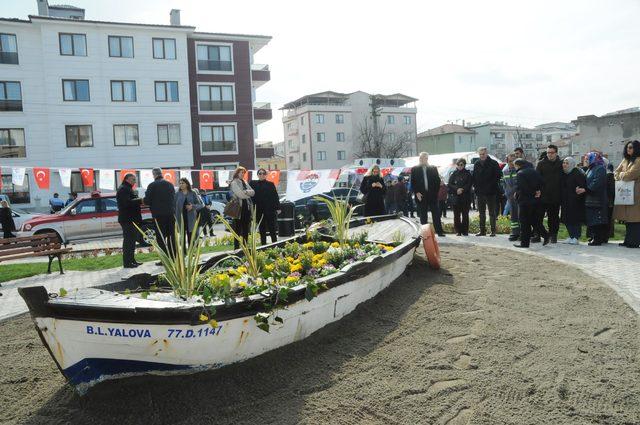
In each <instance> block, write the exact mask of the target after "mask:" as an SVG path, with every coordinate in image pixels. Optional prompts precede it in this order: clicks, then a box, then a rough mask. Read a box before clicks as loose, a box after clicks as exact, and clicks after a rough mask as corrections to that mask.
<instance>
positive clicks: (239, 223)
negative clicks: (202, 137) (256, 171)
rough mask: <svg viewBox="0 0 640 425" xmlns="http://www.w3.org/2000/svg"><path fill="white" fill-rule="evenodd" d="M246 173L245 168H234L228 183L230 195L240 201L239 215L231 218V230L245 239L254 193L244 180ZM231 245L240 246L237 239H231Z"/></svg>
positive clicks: (247, 233)
mask: <svg viewBox="0 0 640 425" xmlns="http://www.w3.org/2000/svg"><path fill="white" fill-rule="evenodd" d="M246 173H247V169H246V168H244V167H238V168H236V171H234V173H233V179H232V180H231V183H230V184H229V187H230V189H231V193H232V196H233V197H234V198H237V199H238V200H239V201H240V206H241V208H240V217H238V218H234V219H233V230H234V231H235V232H236V233H237V234H238V235H239V236H241V237H242V239H244V240H245V241H246V240H247V239H248V238H249V225H250V224H251V209H252V207H253V202H252V201H251V197H252V196H253V195H255V192H254V190H253V189H251V187H250V186H249V185H248V184H247V183H246V182H245V181H244V176H245V174H246ZM233 247H234V249H238V248H239V247H240V244H239V243H238V241H237V240H234V241H233Z"/></svg>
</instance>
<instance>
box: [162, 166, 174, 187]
mask: <svg viewBox="0 0 640 425" xmlns="http://www.w3.org/2000/svg"><path fill="white" fill-rule="evenodd" d="M162 177H164V179H165V180H166V181H168V182H170V183H171V184H173V185H174V186H175V185H176V170H162Z"/></svg>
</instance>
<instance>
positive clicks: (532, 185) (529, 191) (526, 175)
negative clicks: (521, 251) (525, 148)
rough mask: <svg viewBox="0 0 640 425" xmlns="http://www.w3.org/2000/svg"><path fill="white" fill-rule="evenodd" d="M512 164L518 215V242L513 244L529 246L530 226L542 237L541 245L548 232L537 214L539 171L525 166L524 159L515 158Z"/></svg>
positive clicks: (546, 240) (540, 185)
mask: <svg viewBox="0 0 640 425" xmlns="http://www.w3.org/2000/svg"><path fill="white" fill-rule="evenodd" d="M514 165H515V167H516V169H517V170H518V174H517V176H516V193H515V198H516V200H517V201H518V212H519V217H520V243H519V244H514V245H513V246H515V247H518V248H529V243H530V241H531V233H532V228H533V230H534V231H537V232H539V234H540V235H541V236H542V237H543V238H544V243H543V245H546V244H548V243H549V233H547V230H546V229H545V228H544V226H543V225H542V217H541V216H540V214H538V207H539V204H540V196H541V191H542V187H543V186H544V181H543V179H542V176H541V175H540V173H538V172H537V171H536V170H534V169H533V168H532V167H528V166H527V164H526V161H525V160H524V159H522V158H518V159H516V160H515V161H514Z"/></svg>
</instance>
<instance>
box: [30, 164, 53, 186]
mask: <svg viewBox="0 0 640 425" xmlns="http://www.w3.org/2000/svg"><path fill="white" fill-rule="evenodd" d="M33 177H34V178H35V179H36V184H37V185H38V187H39V188H40V189H49V184H50V182H51V170H49V169H48V168H44V167H33Z"/></svg>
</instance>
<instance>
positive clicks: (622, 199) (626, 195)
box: [613, 180, 635, 205]
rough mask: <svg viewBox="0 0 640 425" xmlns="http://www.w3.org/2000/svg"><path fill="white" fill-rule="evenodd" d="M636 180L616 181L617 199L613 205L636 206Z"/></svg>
mask: <svg viewBox="0 0 640 425" xmlns="http://www.w3.org/2000/svg"><path fill="white" fill-rule="evenodd" d="M634 190H635V180H631V181H622V180H617V181H616V197H615V198H614V202H613V205H635V200H634V196H633V195H634Z"/></svg>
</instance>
